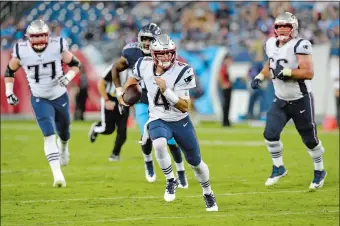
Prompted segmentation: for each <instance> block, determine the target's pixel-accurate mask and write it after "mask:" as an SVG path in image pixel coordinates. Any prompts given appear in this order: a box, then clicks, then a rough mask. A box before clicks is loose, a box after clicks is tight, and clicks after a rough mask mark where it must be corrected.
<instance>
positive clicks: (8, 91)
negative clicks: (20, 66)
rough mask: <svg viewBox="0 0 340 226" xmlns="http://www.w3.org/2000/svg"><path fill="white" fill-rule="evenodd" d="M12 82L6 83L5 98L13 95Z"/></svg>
mask: <svg viewBox="0 0 340 226" xmlns="http://www.w3.org/2000/svg"><path fill="white" fill-rule="evenodd" d="M13 86H14V83H13V82H6V97H8V96H10V95H12V94H13Z"/></svg>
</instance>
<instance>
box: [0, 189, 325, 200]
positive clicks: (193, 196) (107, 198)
mask: <svg viewBox="0 0 340 226" xmlns="http://www.w3.org/2000/svg"><path fill="white" fill-rule="evenodd" d="M306 192H308V190H307V189H306V190H281V191H268V192H235V193H223V194H216V196H240V195H270V194H283V193H306ZM318 192H329V190H319V191H318ZM180 197H181V198H202V195H186V196H180ZM162 198H163V197H162V196H115V197H105V198H100V197H93V198H74V199H40V200H39V199H38V200H11V201H3V200H2V201H1V203H2V204H5V203H48V202H75V201H89V200H118V199H162Z"/></svg>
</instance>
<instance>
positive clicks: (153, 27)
mask: <svg viewBox="0 0 340 226" xmlns="http://www.w3.org/2000/svg"><path fill="white" fill-rule="evenodd" d="M160 34H162V31H161V29H160V28H159V27H158V26H157V24H155V23H149V24H147V25H145V26H144V27H142V29H140V31H139V32H138V43H139V44H140V48H141V49H142V51H143V52H144V53H145V54H150V44H148V45H147V46H145V43H144V39H143V37H147V38H149V39H153V38H154V37H155V36H157V35H160Z"/></svg>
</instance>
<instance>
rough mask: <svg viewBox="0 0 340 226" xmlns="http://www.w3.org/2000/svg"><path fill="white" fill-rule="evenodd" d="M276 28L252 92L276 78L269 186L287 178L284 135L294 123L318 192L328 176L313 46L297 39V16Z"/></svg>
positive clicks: (268, 138) (268, 132)
mask: <svg viewBox="0 0 340 226" xmlns="http://www.w3.org/2000/svg"><path fill="white" fill-rule="evenodd" d="M274 26H275V35H276V37H275V38H274V37H272V38H270V39H268V41H267V42H266V44H265V51H266V54H267V56H268V58H269V60H268V62H267V64H266V65H265V66H264V68H263V69H262V71H261V73H260V74H258V75H257V76H256V77H255V78H254V80H253V81H252V88H253V89H258V88H260V86H261V82H262V81H263V80H264V79H265V78H272V79H273V84H274V89H275V98H274V102H273V104H272V106H271V108H270V109H269V111H268V114H267V122H266V127H265V130H264V138H265V143H266V145H267V149H268V151H269V153H270V155H271V157H272V160H273V169H272V174H271V176H270V177H269V178H268V179H267V181H266V182H265V185H266V186H271V185H274V184H276V183H277V182H278V181H279V179H280V178H281V177H284V176H285V175H287V172H288V170H287V169H286V168H285V167H284V165H283V160H282V150H283V144H282V142H281V141H280V134H281V132H282V130H283V128H284V127H285V125H286V123H287V122H288V121H289V120H290V119H293V121H294V124H295V127H296V129H297V131H298V132H299V134H300V136H301V138H302V140H303V142H304V144H305V145H306V147H307V150H308V153H309V155H310V156H311V157H312V160H313V163H314V179H313V181H312V182H311V184H310V186H309V189H310V190H315V189H318V188H321V187H322V186H323V184H324V181H325V178H326V175H327V174H326V171H325V170H324V166H323V159H322V155H323V153H324V148H323V146H322V143H321V141H320V140H319V139H318V136H317V131H316V124H315V117H314V116H315V112H314V98H313V94H312V89H311V80H312V79H313V76H314V71H313V61H312V55H311V54H312V45H311V43H310V42H309V41H308V40H305V39H302V38H298V37H297V35H298V21H297V19H296V17H295V16H294V15H293V14H291V13H289V12H284V13H282V14H280V15H278V16H277V17H276V19H275V22H274Z"/></svg>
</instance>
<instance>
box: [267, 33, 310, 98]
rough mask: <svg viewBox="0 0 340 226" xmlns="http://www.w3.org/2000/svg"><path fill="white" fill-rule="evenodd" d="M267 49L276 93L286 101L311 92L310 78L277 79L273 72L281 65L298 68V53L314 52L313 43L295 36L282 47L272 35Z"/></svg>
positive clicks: (307, 53)
mask: <svg viewBox="0 0 340 226" xmlns="http://www.w3.org/2000/svg"><path fill="white" fill-rule="evenodd" d="M265 51H266V54H267V56H268V58H269V68H270V71H271V75H272V78H273V85H274V89H275V95H276V96H277V97H278V98H280V99H282V100H286V101H290V100H297V99H300V98H302V97H303V96H304V95H306V94H308V93H309V92H311V81H310V80H303V79H299V80H293V79H290V80H287V81H283V80H280V79H277V78H276V77H275V75H274V73H273V71H274V70H275V68H276V67H277V66H279V65H281V66H282V67H284V68H289V69H296V68H298V67H299V65H298V62H297V57H296V55H299V54H301V55H309V54H312V44H311V43H310V42H309V41H308V40H305V39H302V38H293V39H291V40H290V41H288V42H287V43H286V44H284V45H283V46H281V47H278V41H277V39H276V38H274V37H271V38H269V39H268V41H267V42H266V45H265Z"/></svg>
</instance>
